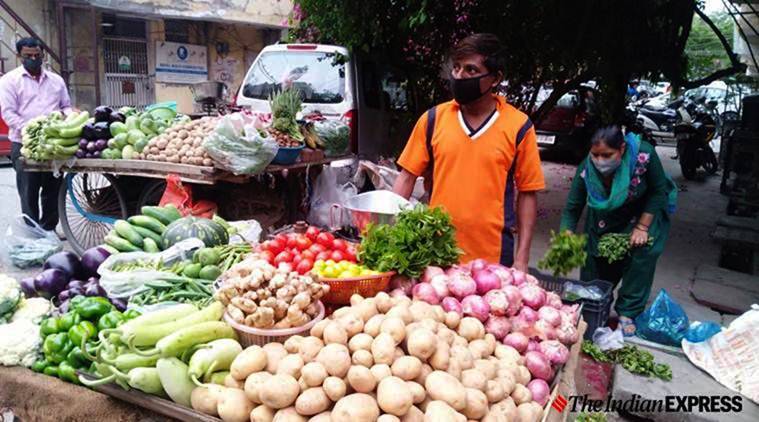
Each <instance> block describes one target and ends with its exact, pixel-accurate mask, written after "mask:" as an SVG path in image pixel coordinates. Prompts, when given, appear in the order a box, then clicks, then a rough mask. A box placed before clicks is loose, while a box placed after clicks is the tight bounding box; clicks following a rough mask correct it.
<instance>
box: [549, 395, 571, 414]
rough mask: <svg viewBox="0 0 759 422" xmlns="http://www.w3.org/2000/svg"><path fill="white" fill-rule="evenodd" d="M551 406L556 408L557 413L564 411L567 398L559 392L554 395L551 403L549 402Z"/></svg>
mask: <svg viewBox="0 0 759 422" xmlns="http://www.w3.org/2000/svg"><path fill="white" fill-rule="evenodd" d="M551 407H553V408H554V409H556V410H557V411H558V412H559V413H562V412H563V411H564V408H565V407H567V399H565V398H564V396H562V395H561V394H559V395H558V396H556V399H554V401H553V403H552V404H551Z"/></svg>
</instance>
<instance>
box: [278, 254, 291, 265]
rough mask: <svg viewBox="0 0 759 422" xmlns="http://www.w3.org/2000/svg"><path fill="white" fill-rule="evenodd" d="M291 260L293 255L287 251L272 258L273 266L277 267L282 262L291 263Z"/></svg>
mask: <svg viewBox="0 0 759 422" xmlns="http://www.w3.org/2000/svg"><path fill="white" fill-rule="evenodd" d="M292 260H293V254H291V253H290V252H288V251H282V252H280V253H278V254H277V256H275V257H274V265H279V264H280V263H282V262H291V261H292Z"/></svg>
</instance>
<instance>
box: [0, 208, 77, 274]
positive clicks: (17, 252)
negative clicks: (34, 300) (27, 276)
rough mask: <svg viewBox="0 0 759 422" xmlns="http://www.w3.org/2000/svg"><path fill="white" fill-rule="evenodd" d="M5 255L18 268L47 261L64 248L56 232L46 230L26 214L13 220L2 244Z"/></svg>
mask: <svg viewBox="0 0 759 422" xmlns="http://www.w3.org/2000/svg"><path fill="white" fill-rule="evenodd" d="M0 248H2V252H3V257H4V258H5V259H6V261H8V262H10V263H11V264H12V265H13V266H15V267H17V268H29V267H34V266H38V265H42V264H44V263H45V260H46V259H47V258H48V257H49V256H50V255H52V254H54V253H56V252H60V251H62V250H63V243H61V241H60V240H58V236H57V235H56V234H55V232H52V231H46V230H44V229H43V228H42V227H41V226H40V225H39V224H37V223H36V222H34V220H32V219H31V218H29V216H27V215H26V214H22V215H19V216H18V217H15V218H14V219H13V220H11V222H10V224H9V225H8V229H7V230H6V231H5V239H3V242H2V244H0Z"/></svg>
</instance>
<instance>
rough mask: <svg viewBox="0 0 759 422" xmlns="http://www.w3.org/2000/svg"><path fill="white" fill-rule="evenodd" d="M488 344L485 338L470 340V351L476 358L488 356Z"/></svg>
mask: <svg viewBox="0 0 759 422" xmlns="http://www.w3.org/2000/svg"><path fill="white" fill-rule="evenodd" d="M487 350H488V344H487V342H485V340H482V339H477V340H472V341H471V342H469V351H470V352H472V357H473V358H474V359H482V358H484V357H487V356H488V354H487Z"/></svg>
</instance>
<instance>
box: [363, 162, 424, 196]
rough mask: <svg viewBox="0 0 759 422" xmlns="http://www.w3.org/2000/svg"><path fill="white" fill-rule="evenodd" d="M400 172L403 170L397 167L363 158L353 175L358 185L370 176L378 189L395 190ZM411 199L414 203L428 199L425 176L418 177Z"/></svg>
mask: <svg viewBox="0 0 759 422" xmlns="http://www.w3.org/2000/svg"><path fill="white" fill-rule="evenodd" d="M399 174H401V172H400V171H398V170H397V169H395V168H392V167H387V166H383V165H380V164H377V163H373V162H371V161H365V160H362V161H360V162H359V163H358V170H357V171H356V174H355V175H354V176H353V184H354V185H356V186H363V185H364V181H365V179H366V177H369V179H370V180H371V181H372V184H373V185H374V187H375V189H376V190H393V185H394V184H395V179H397V178H398V175H399ZM409 200H410V201H411V202H412V203H414V201H417V202H425V201H426V200H427V197H426V192H425V190H424V178H423V177H419V178H417V179H416V183H415V184H414V190H413V192H411V198H410V199H409Z"/></svg>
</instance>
